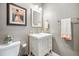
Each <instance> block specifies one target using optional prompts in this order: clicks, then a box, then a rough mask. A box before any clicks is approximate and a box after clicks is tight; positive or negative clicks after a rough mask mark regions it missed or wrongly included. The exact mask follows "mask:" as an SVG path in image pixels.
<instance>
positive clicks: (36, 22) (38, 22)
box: [31, 9, 43, 27]
mask: <svg viewBox="0 0 79 59" xmlns="http://www.w3.org/2000/svg"><path fill="white" fill-rule="evenodd" d="M31 10H32V27H42V22H43V21H42V12H40V11H38V10H35V9H31Z"/></svg>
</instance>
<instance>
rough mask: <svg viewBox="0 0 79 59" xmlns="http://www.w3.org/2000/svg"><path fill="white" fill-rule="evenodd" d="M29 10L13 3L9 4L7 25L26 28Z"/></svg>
mask: <svg viewBox="0 0 79 59" xmlns="http://www.w3.org/2000/svg"><path fill="white" fill-rule="evenodd" d="M26 12H27V10H26V9H25V8H23V7H21V6H18V5H15V4H13V3H7V25H22V26H26V20H27V19H26Z"/></svg>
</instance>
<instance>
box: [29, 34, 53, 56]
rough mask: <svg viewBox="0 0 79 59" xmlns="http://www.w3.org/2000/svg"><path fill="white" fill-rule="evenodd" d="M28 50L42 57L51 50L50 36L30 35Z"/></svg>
mask: <svg viewBox="0 0 79 59" xmlns="http://www.w3.org/2000/svg"><path fill="white" fill-rule="evenodd" d="M30 49H31V52H32V53H33V54H34V55H36V56H43V55H46V54H47V53H49V51H50V50H52V34H48V33H39V34H30Z"/></svg>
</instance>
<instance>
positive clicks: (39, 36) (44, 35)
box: [30, 33, 52, 38]
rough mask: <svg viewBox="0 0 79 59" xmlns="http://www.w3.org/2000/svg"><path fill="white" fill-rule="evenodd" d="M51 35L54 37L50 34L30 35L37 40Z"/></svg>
mask: <svg viewBox="0 0 79 59" xmlns="http://www.w3.org/2000/svg"><path fill="white" fill-rule="evenodd" d="M49 35H52V34H50V33H33V34H30V36H32V37H36V38H41V37H46V36H49Z"/></svg>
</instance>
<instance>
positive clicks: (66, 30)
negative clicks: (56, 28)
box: [61, 18, 72, 40]
mask: <svg viewBox="0 0 79 59" xmlns="http://www.w3.org/2000/svg"><path fill="white" fill-rule="evenodd" d="M61 37H62V38H64V39H66V40H71V39H72V38H71V18H65V19H62V20H61Z"/></svg>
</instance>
